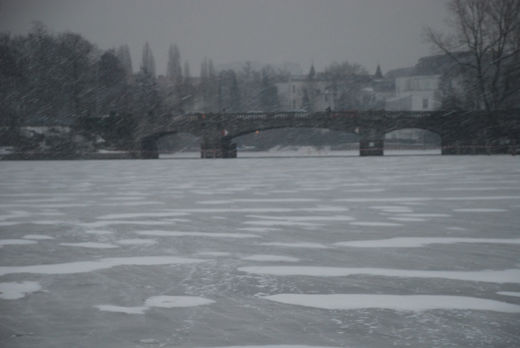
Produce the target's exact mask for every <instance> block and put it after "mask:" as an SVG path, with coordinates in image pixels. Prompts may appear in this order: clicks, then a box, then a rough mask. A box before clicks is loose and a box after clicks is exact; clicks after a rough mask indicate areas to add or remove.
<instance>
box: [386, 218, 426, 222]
mask: <svg viewBox="0 0 520 348" xmlns="http://www.w3.org/2000/svg"><path fill="white" fill-rule="evenodd" d="M388 219H389V220H393V221H401V222H424V221H428V220H427V219H423V218H417V217H389V218H388Z"/></svg>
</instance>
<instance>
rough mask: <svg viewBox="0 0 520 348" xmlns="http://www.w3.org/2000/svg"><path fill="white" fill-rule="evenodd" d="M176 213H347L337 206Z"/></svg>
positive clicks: (212, 209) (231, 209)
mask: <svg viewBox="0 0 520 348" xmlns="http://www.w3.org/2000/svg"><path fill="white" fill-rule="evenodd" d="M175 210H176V211H178V212H183V213H209V214H218V213H252V214H265V213H294V212H309V213H317V212H345V211H348V208H346V207H338V206H316V207H309V208H279V207H270V208H228V207H226V208H185V209H175Z"/></svg>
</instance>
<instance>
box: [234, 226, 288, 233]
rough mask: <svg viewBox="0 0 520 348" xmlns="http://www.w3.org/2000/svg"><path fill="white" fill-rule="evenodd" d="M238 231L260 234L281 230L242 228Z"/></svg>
mask: <svg viewBox="0 0 520 348" xmlns="http://www.w3.org/2000/svg"><path fill="white" fill-rule="evenodd" d="M238 230H239V231H246V232H259V233H261V232H274V231H280V229H279V228H273V227H241V228H239V229H238Z"/></svg>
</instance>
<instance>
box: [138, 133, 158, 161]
mask: <svg viewBox="0 0 520 348" xmlns="http://www.w3.org/2000/svg"><path fill="white" fill-rule="evenodd" d="M140 145H141V146H140V147H141V148H140V151H139V154H138V156H139V158H141V159H157V158H159V148H158V147H157V142H156V139H155V138H151V137H149V138H144V139H143V140H141V144H140Z"/></svg>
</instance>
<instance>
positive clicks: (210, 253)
mask: <svg viewBox="0 0 520 348" xmlns="http://www.w3.org/2000/svg"><path fill="white" fill-rule="evenodd" d="M195 255H198V256H211V257H220V256H229V255H231V253H228V252H225V251H200V252H198V253H196V254H195Z"/></svg>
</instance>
